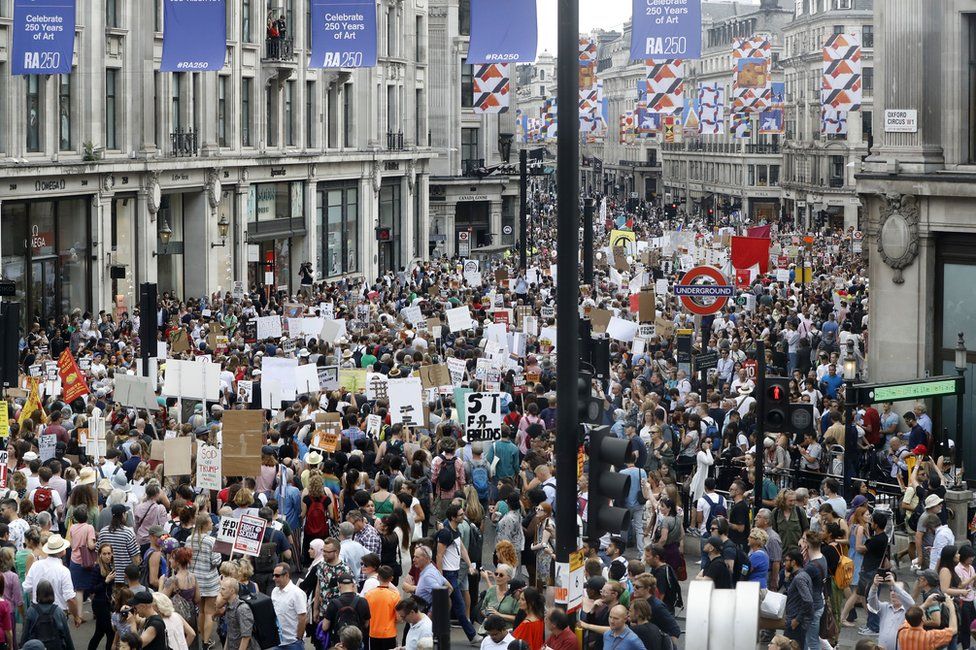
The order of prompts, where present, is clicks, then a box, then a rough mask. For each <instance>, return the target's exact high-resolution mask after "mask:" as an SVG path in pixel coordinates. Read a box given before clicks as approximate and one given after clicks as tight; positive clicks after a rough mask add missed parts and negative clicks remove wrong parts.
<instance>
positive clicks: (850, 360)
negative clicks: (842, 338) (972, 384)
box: [844, 339, 958, 401]
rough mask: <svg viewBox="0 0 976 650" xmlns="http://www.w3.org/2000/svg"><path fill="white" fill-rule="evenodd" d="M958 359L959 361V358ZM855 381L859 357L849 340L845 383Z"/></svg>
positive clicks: (845, 356)
mask: <svg viewBox="0 0 976 650" xmlns="http://www.w3.org/2000/svg"><path fill="white" fill-rule="evenodd" d="M956 358H957V359H958V356H957V357H956ZM855 379H857V357H856V356H854V340H853V339H849V340H848V341H847V354H846V355H844V381H845V382H848V383H853V382H854V380H855ZM847 401H850V400H849V399H848V400H847Z"/></svg>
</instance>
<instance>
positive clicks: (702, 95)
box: [698, 84, 725, 135]
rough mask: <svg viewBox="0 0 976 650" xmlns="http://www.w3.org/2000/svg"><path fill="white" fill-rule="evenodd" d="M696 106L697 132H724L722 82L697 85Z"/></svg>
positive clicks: (719, 133)
mask: <svg viewBox="0 0 976 650" xmlns="http://www.w3.org/2000/svg"><path fill="white" fill-rule="evenodd" d="M698 107H699V108H698V120H699V126H698V131H699V133H701V134H702V135H723V134H725V87H724V86H723V85H722V84H711V85H710V84H702V85H701V86H699V87H698Z"/></svg>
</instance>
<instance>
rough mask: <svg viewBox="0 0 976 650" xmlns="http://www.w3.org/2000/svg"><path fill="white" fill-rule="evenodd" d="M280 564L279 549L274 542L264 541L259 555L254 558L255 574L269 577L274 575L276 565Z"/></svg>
mask: <svg viewBox="0 0 976 650" xmlns="http://www.w3.org/2000/svg"><path fill="white" fill-rule="evenodd" d="M277 564H278V547H277V546H276V545H275V543H274V542H269V541H263V542H262V543H261V548H260V549H259V550H258V555H257V557H256V558H254V573H255V574H261V575H267V574H270V573H274V568H275V565H277Z"/></svg>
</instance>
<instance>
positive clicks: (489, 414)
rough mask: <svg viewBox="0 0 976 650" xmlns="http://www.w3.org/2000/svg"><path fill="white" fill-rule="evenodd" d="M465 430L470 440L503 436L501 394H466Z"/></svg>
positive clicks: (494, 438) (496, 438) (495, 438)
mask: <svg viewBox="0 0 976 650" xmlns="http://www.w3.org/2000/svg"><path fill="white" fill-rule="evenodd" d="M464 431H465V434H466V435H467V438H468V441H469V442H473V441H475V440H498V439H499V438H501V435H502V401H501V394H499V393H467V394H466V395H464Z"/></svg>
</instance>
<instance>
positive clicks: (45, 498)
mask: <svg viewBox="0 0 976 650" xmlns="http://www.w3.org/2000/svg"><path fill="white" fill-rule="evenodd" d="M33 502H34V511H35V512H47V511H48V510H50V509H51V506H52V505H53V504H54V498H53V497H52V496H51V488H49V487H39V488H37V489H36V490H34V498H33Z"/></svg>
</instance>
